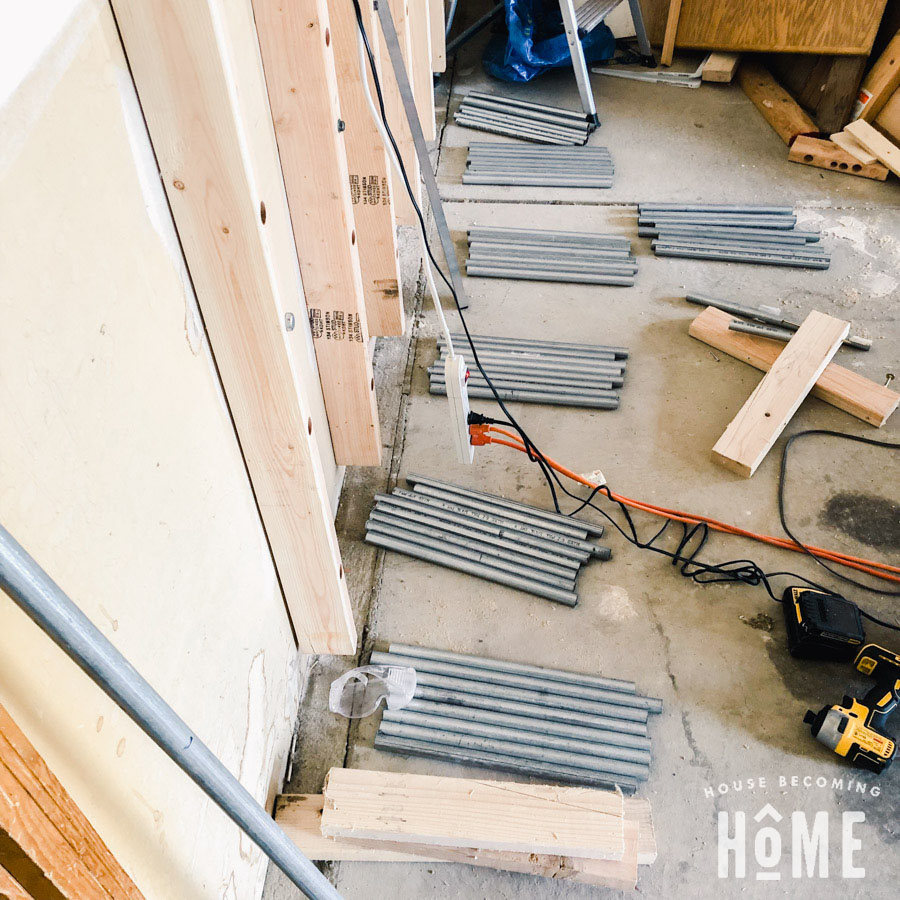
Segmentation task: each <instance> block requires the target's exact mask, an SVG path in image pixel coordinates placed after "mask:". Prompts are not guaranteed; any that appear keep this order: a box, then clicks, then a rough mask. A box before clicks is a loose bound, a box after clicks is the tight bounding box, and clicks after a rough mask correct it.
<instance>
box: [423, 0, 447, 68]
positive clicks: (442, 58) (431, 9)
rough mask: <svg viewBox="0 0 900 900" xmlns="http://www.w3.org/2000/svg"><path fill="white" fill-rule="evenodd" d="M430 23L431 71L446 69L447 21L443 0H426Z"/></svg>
mask: <svg viewBox="0 0 900 900" xmlns="http://www.w3.org/2000/svg"><path fill="white" fill-rule="evenodd" d="M426 2H427V3H428V20H429V23H430V25H431V71H432V72H446V71H447V34H446V31H445V29H446V27H447V23H446V20H445V16H446V13H445V11H444V0H426Z"/></svg>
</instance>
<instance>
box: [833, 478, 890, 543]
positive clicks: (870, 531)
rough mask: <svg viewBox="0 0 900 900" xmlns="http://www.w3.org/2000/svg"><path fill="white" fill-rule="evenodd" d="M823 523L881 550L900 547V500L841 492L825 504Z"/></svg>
mask: <svg viewBox="0 0 900 900" xmlns="http://www.w3.org/2000/svg"><path fill="white" fill-rule="evenodd" d="M819 521H820V522H821V524H823V525H828V526H831V527H832V528H837V529H838V530H839V531H842V532H843V533H844V534H846V535H849V536H850V537H852V538H855V539H856V540H858V541H862V542H863V543H864V544H868V545H869V546H870V547H878V548H879V549H881V550H900V503H895V502H894V501H893V500H888V499H886V498H885V497H878V496H877V495H875V494H865V493H860V492H856V491H842V492H841V493H839V494H835V495H834V496H833V497H831V498H830V499H829V500H828V502H827V503H826V504H825V508H824V509H823V510H822V512H821V513H820V515H819Z"/></svg>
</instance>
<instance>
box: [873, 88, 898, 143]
mask: <svg viewBox="0 0 900 900" xmlns="http://www.w3.org/2000/svg"><path fill="white" fill-rule="evenodd" d="M875 127H876V128H877V129H878V130H879V131H880V132H881V133H882V134H883V135H884V136H885V137H886V138H887V139H888V140H890V141H893V142H894V143H895V144H898V145H900V89H898V90H896V91H894V93H893V94H891V99H890V100H888V102H887V103H885V104H884V107H883V108H882V110H881V112H880V113H878V116H877V117H876V119H875Z"/></svg>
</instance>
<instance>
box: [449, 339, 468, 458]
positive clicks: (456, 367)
mask: <svg viewBox="0 0 900 900" xmlns="http://www.w3.org/2000/svg"><path fill="white" fill-rule="evenodd" d="M468 371H469V369H468V366H466V361H465V360H464V359H463V358H462V357H461V356H459V355H456V356H451V357H450V358H449V359H448V360H447V362H445V363H444V383H445V384H446V385H447V400H448V401H449V403H450V416H451V418H452V419H453V435H454V438H455V442H456V455H457V457H458V458H459V461H460V462H463V463H471V462H472V460H473V459H474V458H475V448H474V447H473V446H472V442H471V441H470V440H469V391H468V388H467V387H466V377H467V375H468Z"/></svg>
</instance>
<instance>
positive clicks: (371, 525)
mask: <svg viewBox="0 0 900 900" xmlns="http://www.w3.org/2000/svg"><path fill="white" fill-rule="evenodd" d="M403 526H405V527H403ZM366 530H368V531H378V532H380V533H381V534H386V535H389V536H394V537H400V538H403V539H404V540H410V541H412V540H415V542H416V543H420V542H421V543H422V545H423V546H426V547H431V548H432V549H445V552H447V553H452V554H453V555H454V556H462V557H463V558H464V559H473V560H475V561H483V562H486V563H487V564H488V565H492V566H496V567H497V568H498V569H504V570H505V571H507V572H512V573H513V574H514V575H526V576H527V577H529V578H534V579H535V580H536V581H543V582H544V583H545V584H549V585H552V586H553V587H558V588H562V589H563V590H569V591H570V590H574V589H575V579H576V578H577V577H578V571H577V570H575V571H573V570H570V569H567V568H565V567H563V566H554V565H553V564H552V563H547V562H542V561H541V560H537V559H534V558H533V557H530V556H526V555H525V554H523V553H518V552H517V551H516V550H515V549H514V550H511V551H508V550H504V549H503V548H501V547H497V546H495V545H494V544H491V543H489V542H487V541H482V540H479V539H478V537H468V538H467V537H462V536H460V535H457V534H452V533H451V532H446V531H442V530H441V529H440V528H435V527H433V526H428V525H418V526H415V527H413V525H412V524H411V523H410V522H409V521H407V520H405V519H402V518H394V517H393V516H390V515H388V514H386V513H378V512H377V511H376V510H373V511H372V513H370V515H369V518H368V519H367V521H366ZM413 536H415V537H413ZM456 548H459V549H456ZM462 550H468V551H470V552H469V553H463V552H461V551H462ZM485 557H489V558H488V559H485Z"/></svg>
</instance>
